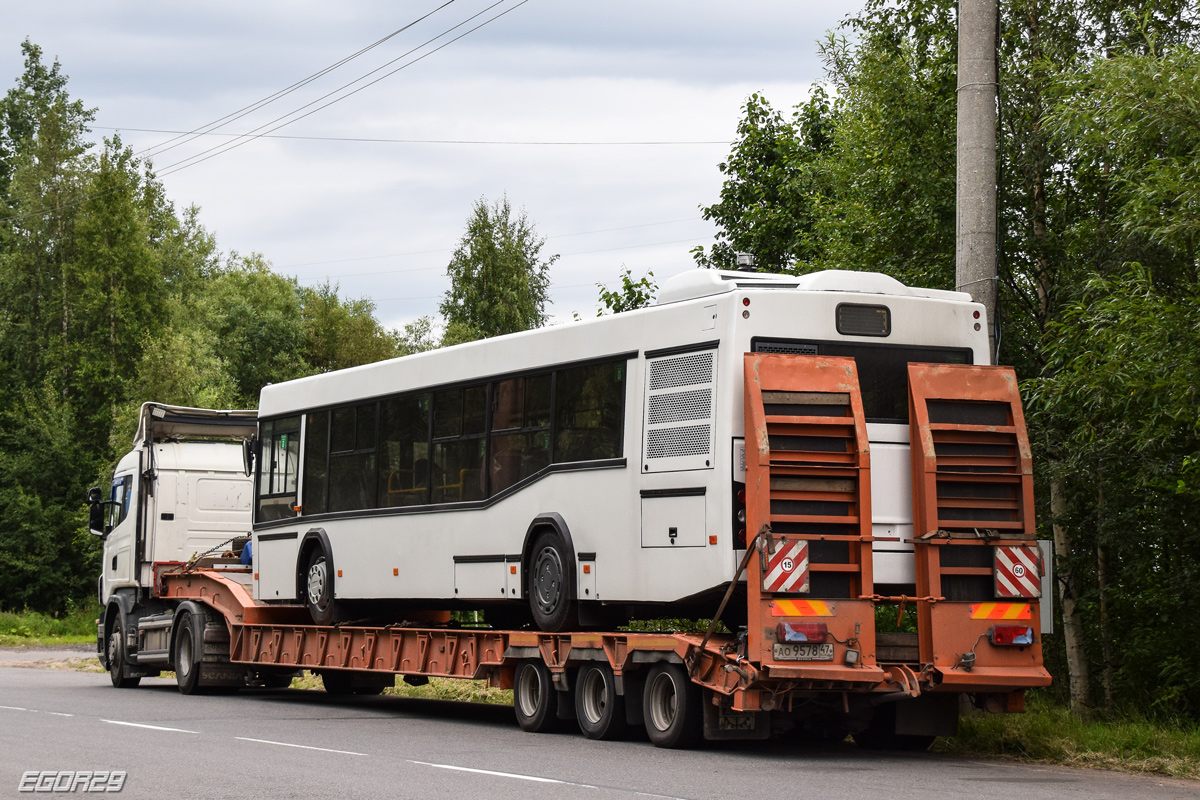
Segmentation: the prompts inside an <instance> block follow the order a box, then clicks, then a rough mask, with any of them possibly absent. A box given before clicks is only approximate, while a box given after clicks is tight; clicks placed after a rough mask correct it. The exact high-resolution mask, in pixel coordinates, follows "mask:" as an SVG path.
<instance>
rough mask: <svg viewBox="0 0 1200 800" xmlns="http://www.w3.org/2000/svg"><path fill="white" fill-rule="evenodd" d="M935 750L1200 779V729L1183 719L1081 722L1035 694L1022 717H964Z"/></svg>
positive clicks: (1130, 717)
mask: <svg viewBox="0 0 1200 800" xmlns="http://www.w3.org/2000/svg"><path fill="white" fill-rule="evenodd" d="M934 749H935V750H936V751H938V752H941V753H952V754H955V755H966V756H985V757H986V756H997V755H1000V756H1008V757H1011V758H1017V759H1020V760H1022V761H1033V762H1040V763H1048V764H1067V765H1070V766H1075V767H1099V768H1103V769H1121V770H1125V771H1127V772H1137V773H1153V774H1158V775H1171V776H1174V777H1177V778H1200V728H1198V727H1197V726H1196V724H1195V723H1194V722H1190V721H1187V720H1183V719H1167V720H1155V719H1151V718H1148V717H1146V716H1144V715H1142V714H1138V713H1129V714H1125V715H1119V716H1116V717H1113V718H1111V719H1107V720H1104V721H1098V720H1092V721H1088V720H1083V719H1080V718H1079V717H1078V716H1077V715H1074V714H1072V713H1071V712H1070V711H1069V710H1068V709H1067V708H1065V707H1063V706H1061V705H1059V704H1057V703H1056V702H1054V701H1053V700H1052V699H1050V698H1049V697H1048V696H1046V695H1043V694H1034V695H1032V696H1031V697H1030V698H1029V701H1028V709H1027V711H1026V713H1024V714H983V713H980V714H965V715H963V716H962V718H961V719H960V721H959V726H958V735H957V736H955V737H953V738H948V739H939V740H938V741H937V744H935V745H934Z"/></svg>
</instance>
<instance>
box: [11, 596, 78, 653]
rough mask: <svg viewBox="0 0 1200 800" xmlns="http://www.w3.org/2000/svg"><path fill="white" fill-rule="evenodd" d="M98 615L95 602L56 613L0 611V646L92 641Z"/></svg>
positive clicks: (49, 644)
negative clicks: (63, 612) (59, 613)
mask: <svg viewBox="0 0 1200 800" xmlns="http://www.w3.org/2000/svg"><path fill="white" fill-rule="evenodd" d="M99 615H100V606H98V605H96V604H95V603H91V604H88V605H86V606H83V607H81V608H77V609H75V610H74V611H70V612H68V613H66V614H63V615H61V616H57V617H55V616H51V615H50V614H42V613H39V612H37V611H17V612H14V611H0V647H19V646H22V645H25V646H29V647H53V646H54V645H60V644H95V642H96V617H98V616H99Z"/></svg>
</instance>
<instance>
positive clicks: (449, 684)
mask: <svg viewBox="0 0 1200 800" xmlns="http://www.w3.org/2000/svg"><path fill="white" fill-rule="evenodd" d="M291 688H293V689H315V690H319V691H320V690H323V689H324V687H323V685H322V684H321V678H320V677H318V676H317V675H315V674H313V673H312V672H308V671H307V670H306V671H305V672H304V674H303V675H301V676H300V677H299V678H295V679H293V680H292V686H291ZM383 693H384V694H388V695H392V696H394V697H415V698H421V699H425V700H458V701H460V702H466V703H493V704H495V705H506V706H511V705H512V702H513V693H512V690H511V689H491V688H488V686H487V685H486V684H485V683H484V681H468V680H460V679H451V678H430V679H429V683H427V684H425V685H424V686H409V685H408V684H407V683H405V682H404V681H403V680H401V679H400V678H399V677H397V679H396V685H395V686H393V687H392V688H390V689H384V691H383Z"/></svg>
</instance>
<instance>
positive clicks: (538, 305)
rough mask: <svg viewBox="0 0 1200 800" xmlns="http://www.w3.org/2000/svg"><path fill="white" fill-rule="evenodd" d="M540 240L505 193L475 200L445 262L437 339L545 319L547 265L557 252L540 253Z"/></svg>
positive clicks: (495, 332) (470, 336)
mask: <svg viewBox="0 0 1200 800" xmlns="http://www.w3.org/2000/svg"><path fill="white" fill-rule="evenodd" d="M544 245H545V239H544V238H539V237H538V235H537V232H536V231H535V230H534V227H533V224H532V223H531V222H530V221H529V218H528V216H527V215H526V214H525V211H524V210H523V209H522V210H521V211H519V212H514V211H513V209H512V206H511V205H510V203H509V202H508V198H507V197H502V198H501V199H499V200H497V201H496V202H495V203H493V204H492V205H490V206H489V205H488V203H487V200H486V198H482V197H481V198H480V199H479V200H477V201H476V202H475V205H474V207H473V208H472V210H471V216H470V217H469V218H468V219H467V230H466V233H464V234H463V238H462V240H461V241H460V242H459V244H458V248H457V249H456V250H455V251H454V255H453V257H451V259H450V263H449V265H447V267H446V274H447V275H448V276H449V278H450V288H449V289H447V290H446V294H445V297H444V298H443V299H442V303H441V307H440V308H441V312H442V316H443V317H444V318H445V320H446V334H445V338H444V340H443V344H458V343H460V342H469V341H473V340H475V339H482V338H486V337H490V336H501V335H503V334H506V333H516V332H517V331H524V330H529V329H530V328H538V327H541V326H542V325H543V324H545V322H546V313H545V305H546V296H547V290H548V289H549V286H550V266H551V265H552V264H553V263H554V262H555V261H557V260H558V256H557V255H552V256H549V257H547V258H544V259H543V258H542V255H541V253H542V247H543V246H544Z"/></svg>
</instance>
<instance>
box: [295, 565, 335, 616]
mask: <svg viewBox="0 0 1200 800" xmlns="http://www.w3.org/2000/svg"><path fill="white" fill-rule="evenodd" d="M301 585H302V586H303V588H304V600H305V604H306V605H307V606H308V613H309V614H311V615H312V618H313V622H315V623H316V624H318V625H333V624H335V623H337V622H338V621H339V620H340V619H341V614H340V608H339V607H338V602H337V600H335V599H334V596H333V571H332V570H331V569H330V568H329V559H328V558H327V557H326V556H325V551H324V550H323V549H322V548H320V547H318V548H316V549H315V550H313V551H312V552H311V553H310V554H309V556H308V568H307V569H306V570H305V572H304V579H303V581H302V582H301Z"/></svg>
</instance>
